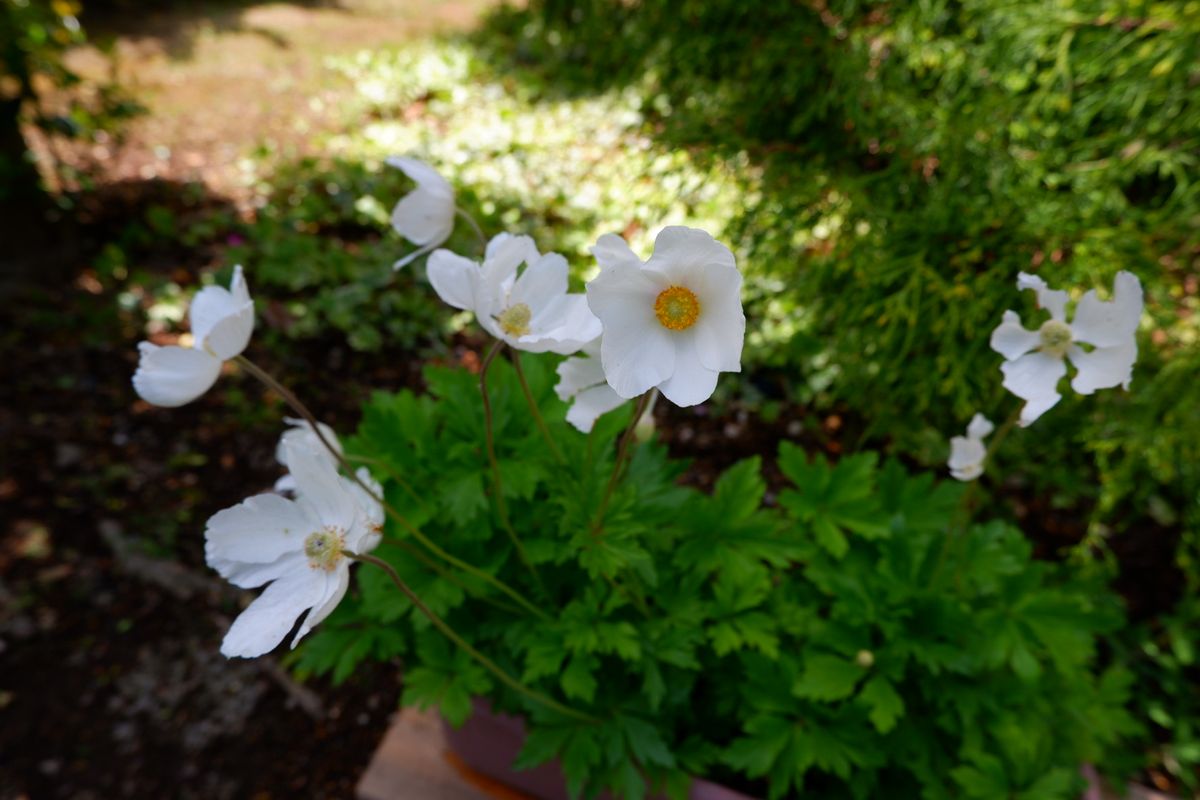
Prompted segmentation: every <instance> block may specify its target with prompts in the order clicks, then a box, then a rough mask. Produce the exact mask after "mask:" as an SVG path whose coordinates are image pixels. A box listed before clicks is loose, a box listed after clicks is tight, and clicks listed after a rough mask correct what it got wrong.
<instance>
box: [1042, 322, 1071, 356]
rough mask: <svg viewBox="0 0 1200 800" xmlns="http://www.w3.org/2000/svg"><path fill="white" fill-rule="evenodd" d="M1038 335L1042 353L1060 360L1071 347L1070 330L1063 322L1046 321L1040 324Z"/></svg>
mask: <svg viewBox="0 0 1200 800" xmlns="http://www.w3.org/2000/svg"><path fill="white" fill-rule="evenodd" d="M1038 334H1039V335H1040V336H1041V337H1042V347H1041V349H1042V352H1043V353H1047V354H1048V355H1052V356H1057V357H1058V358H1062V357H1063V356H1065V355H1066V354H1067V350H1069V349H1070V347H1071V340H1072V336H1071V328H1070V326H1069V325H1067V323H1065V322H1059V321H1058V320H1056V319H1051V320H1047V321H1046V322H1043V323H1042V327H1041V328H1040V329H1039V330H1038Z"/></svg>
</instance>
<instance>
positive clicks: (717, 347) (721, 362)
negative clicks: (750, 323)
mask: <svg viewBox="0 0 1200 800" xmlns="http://www.w3.org/2000/svg"><path fill="white" fill-rule="evenodd" d="M721 247H722V248H723V249H725V251H726V252H728V248H725V247H724V245H721ZM730 255H731V256H732V254H730ZM687 280H688V284H687V285H688V286H689V287H690V288H691V290H692V291H694V292H695V293H696V297H697V299H698V300H699V301H700V316H699V317H698V318H697V319H696V324H695V326H694V330H693V331H689V332H691V333H694V335H695V337H696V341H695V344H696V353H697V355H698V356H699V358H700V363H701V364H703V365H704V366H705V367H707V368H708V369H710V370H717V371H720V372H741V371H742V344H743V342H744V341H745V339H746V315H745V314H744V313H743V312H742V295H741V292H742V275H741V273H740V272H738V271H737V269H736V268H730V267H728V266H726V265H724V264H720V263H708V264H702V265H700V266H699V267H697V268H695V269H694V271H693V273H692V274H691V275H689V276H688V278H687Z"/></svg>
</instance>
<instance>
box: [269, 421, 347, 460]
mask: <svg viewBox="0 0 1200 800" xmlns="http://www.w3.org/2000/svg"><path fill="white" fill-rule="evenodd" d="M283 421H284V422H286V423H287V424H288V426H289V427H288V429H287V430H285V431H284V432H283V434H282V435H281V436H280V437H279V443H278V444H277V445H275V460H276V461H278V462H279V463H280V464H282V465H283V466H285V467H286V466H287V445H288V443H289V442H291V443H293V444H296V443H299V444H303V445H304V446H305V447H308V448H310V449H312V450H314V451H316V452H318V453H319V452H321V451H322V450H324V451H325V452H326V453H328V452H329V451H328V448H326V447H325V445H324V444H322V443H321V439H320V438H319V437H318V436H317V434H316V433H315V432H314V431H313V427H312V425H310V424H308V422H307V421H306V420H302V419H299V418H297V417H284V418H283ZM317 428H318V429H320V431H321V435H322V436H324V437H325V441H326V442H328V443H329V444H330V445H332V446H333V449H334V450H336V451H337V452H338V453H339V454H340V453H342V452H343V451H342V443H341V442H340V441H339V440H338V436H337V434H336V433H334V431H333V428H331V427H329V426H328V425H326V424H325V423H324V422H318V423H317ZM330 458H333V456H332V455H330Z"/></svg>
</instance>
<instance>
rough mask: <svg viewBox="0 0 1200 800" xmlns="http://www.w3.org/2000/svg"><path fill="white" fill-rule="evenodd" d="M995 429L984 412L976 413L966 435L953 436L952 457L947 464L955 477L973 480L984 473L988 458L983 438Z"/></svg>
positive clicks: (962, 479) (951, 441) (951, 443)
mask: <svg viewBox="0 0 1200 800" xmlns="http://www.w3.org/2000/svg"><path fill="white" fill-rule="evenodd" d="M994 429H995V426H994V425H992V423H991V420H989V419H988V418H987V417H985V416H984V415H983V414H976V415H975V416H973V417H971V422H970V424H968V425H967V435H966V436H953V437H951V439H950V459H949V461H948V462H947V464H946V465H947V466H948V467H950V474H951V475H952V476H953V477H955V478H957V479H958V480H960V481H973V480H975V479H976V478H978V477H979V476H980V475H982V474H983V462H984V460H985V459H986V458H987V448H986V447H985V446H984V444H983V440H984V438H985V437H986V436H988V435H989V434H991V432H992V431H993V430H994Z"/></svg>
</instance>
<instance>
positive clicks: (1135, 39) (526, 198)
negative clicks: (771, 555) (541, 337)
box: [0, 0, 1200, 798]
mask: <svg viewBox="0 0 1200 800" xmlns="http://www.w3.org/2000/svg"><path fill="white" fill-rule="evenodd" d="M394 153H411V154H415V155H417V156H419V157H421V158H424V159H425V160H427V161H429V162H430V163H431V164H433V165H434V166H435V167H437V168H438V169H439V170H440V171H441V172H442V174H444V175H446V176H447V177H448V178H449V179H450V180H451V181H452V182H453V183H454V184H455V185H456V187H457V188H458V190H459V203H460V205H462V206H463V207H465V208H467V209H468V210H469V211H470V212H471V213H472V214H474V215H475V216H476V217H477V218H478V219H480V220H481V222H482V223H483V225H484V228H485V229H486V230H488V231H490V232H495V231H499V230H513V231H522V232H528V233H531V234H533V235H534V236H535V238H536V239H537V241H538V244H539V246H540V247H541V249H542V250H543V251H546V250H552V249H553V250H558V251H560V252H562V253H564V254H565V255H566V256H567V257H568V259H569V260H570V262H571V264H572V268H573V270H574V273H575V276H576V277H577V278H582V277H585V276H587V275H588V274H589V270H591V269H592V266H591V263H592V262H591V259H590V256H589V255H588V253H587V247H588V246H589V245H590V244H591V243H592V242H593V241H594V240H595V238H596V237H597V236H598V235H599V234H601V233H606V232H619V233H621V234H623V235H624V236H626V237H627V238H628V239H630V241H631V243H632V244H633V245H634V248H635V250H639V251H640V252H644V253H648V252H649V244H650V242H651V241H652V239H653V235H654V234H655V233H656V232H657V231H658V229H659V228H661V227H662V226H663V225H667V224H688V225H693V226H697V227H703V228H705V229H707V230H709V231H710V232H712V233H713V234H714V235H715V236H716V237H717V238H718V239H721V240H722V241H725V242H727V243H729V244H730V245H731V246H732V247H733V249H734V250H735V252H736V253H737V255H738V258H739V264H740V265H741V267H742V268H743V270H744V272H745V275H746V295H745V300H746V310H747V317H748V320H749V327H748V338H747V346H746V355H745V371H744V372H743V373H742V374H741V375H740V376H736V377H733V378H730V379H728V380H726V379H725V378H723V380H722V384H721V387H720V388H719V392H718V395H717V396H716V397H715V398H714V399H713V400H712V401H711V402H709V403H706V404H705V405H703V406H701V407H699V408H697V409H687V410H679V409H668V408H665V407H664V406H665V405H666V404H660V406H659V410H658V415H659V418H658V423H659V429H660V435H661V436H662V437H663V438H664V439H665V440H666V441H667V442H668V443H669V445H670V446H671V449H672V452H673V453H674V454H675V455H679V456H685V457H689V458H692V459H694V460H693V463H692V467H691V468H690V470H689V472H688V473H687V475H686V476H685V478H684V479H685V480H687V481H689V482H692V483H694V484H697V485H700V486H707V485H709V484H710V483H711V480H712V476H713V475H714V474H715V473H716V472H717V471H718V470H719V469H721V468H722V467H724V466H726V465H728V464H730V463H733V462H734V461H736V460H737V459H739V458H741V457H744V456H746V455H750V454H756V453H761V454H763V455H764V456H767V457H769V456H770V455H771V454H773V453H774V451H775V443H776V442H777V441H778V440H779V439H780V438H792V439H796V440H799V441H801V442H803V443H804V444H805V446H806V447H808V448H809V449H810V450H812V451H818V452H823V453H825V454H827V455H828V456H830V457H834V458H836V457H837V456H838V455H839V454H840V453H842V452H847V451H852V450H863V449H871V450H877V451H880V452H881V453H887V454H891V455H895V456H897V457H899V458H901V459H902V460H904V461H905V463H907V464H908V465H909V466H911V467H914V468H921V467H930V468H933V469H936V470H940V469H942V465H943V464H944V463H945V458H946V454H947V438H948V436H950V435H952V434H959V433H961V431H962V429H963V428H964V427H965V424H966V421H967V420H968V419H969V418H970V416H971V414H972V413H974V412H975V411H977V410H980V411H983V412H985V413H987V414H989V415H991V416H992V418H993V419H1003V417H1004V416H1006V415H1007V410H1008V408H1009V407H1010V406H1011V403H1012V402H1013V401H1012V398H1010V397H1005V395H1004V393H1003V392H1002V390H1001V389H1000V387H999V382H1000V373H999V369H998V366H999V357H998V356H996V354H994V353H992V352H991V351H990V349H989V348H988V336H989V335H990V332H991V330H992V328H993V327H994V326H995V324H996V323H997V322H998V320H999V318H1000V315H1001V313H1002V311H1003V310H1004V309H1006V308H1013V309H1018V310H1019V309H1027V308H1031V304H1030V303H1029V302H1028V299H1027V298H1024V297H1021V296H1019V295H1018V293H1017V290H1016V287H1015V277H1016V274H1017V273H1018V272H1019V271H1022V270H1025V271H1031V272H1036V273H1037V274H1039V275H1041V276H1042V277H1044V278H1045V279H1046V280H1048V281H1049V282H1050V284H1051V285H1052V286H1056V287H1068V286H1071V287H1080V288H1085V287H1091V286H1104V287H1111V285H1112V278H1113V276H1114V275H1115V274H1116V272H1117V271H1119V270H1122V269H1125V270H1130V271H1132V272H1134V273H1135V274H1137V275H1138V276H1139V277H1140V279H1141V281H1142V283H1143V285H1144V286H1145V288H1146V292H1147V314H1146V319H1145V320H1144V322H1143V329H1142V334H1141V336H1140V339H1139V342H1140V346H1141V352H1140V356H1139V363H1138V366H1137V367H1136V369H1135V378H1134V382H1133V386H1132V390H1131V391H1130V392H1122V391H1106V392H1102V393H1100V394H1097V395H1094V396H1091V397H1085V398H1081V397H1078V396H1075V395H1073V394H1068V395H1067V397H1066V398H1065V399H1064V400H1063V402H1062V403H1060V404H1059V406H1057V407H1056V408H1055V409H1054V410H1053V411H1052V412H1051V413H1050V414H1048V415H1047V416H1046V417H1044V418H1043V419H1042V420H1041V421H1040V422H1039V423H1038V425H1037V427H1036V429H1034V430H1033V431H1032V432H1030V433H1026V435H1016V436H1014V437H1012V438H1011V439H1010V440H1009V443H1008V446H1007V448H1006V450H1005V451H1004V452H1003V453H1002V454H1001V462H1000V464H999V465H998V466H999V469H998V470H997V473H996V474H998V475H1002V476H1003V477H1001V478H999V479H997V480H995V481H993V482H991V483H988V484H987V485H986V487H985V488H986V489H987V491H986V495H987V498H986V500H985V501H984V502H986V503H987V505H988V507H989V508H988V513H991V514H994V515H998V516H1003V517H1007V518H1010V519H1013V520H1015V521H1017V522H1018V524H1019V525H1020V526H1021V527H1022V529H1023V530H1024V531H1025V532H1026V533H1027V535H1028V536H1029V537H1030V539H1031V540H1032V541H1033V542H1034V545H1035V547H1036V550H1037V552H1038V554H1039V556H1041V557H1044V558H1047V559H1072V558H1087V559H1097V560H1099V561H1101V562H1103V563H1105V564H1106V565H1107V566H1108V568H1109V569H1111V571H1112V574H1113V576H1114V580H1115V582H1116V586H1117V587H1118V589H1119V590H1120V592H1121V594H1122V596H1123V597H1124V599H1125V601H1126V604H1127V611H1128V625H1127V626H1126V628H1125V629H1124V630H1123V631H1122V633H1121V634H1120V636H1118V637H1116V638H1115V639H1114V640H1113V641H1112V642H1110V643H1109V647H1108V649H1109V652H1108V653H1107V654H1106V657H1107V658H1108V659H1111V660H1120V661H1123V662H1125V663H1127V664H1128V665H1129V666H1131V667H1132V668H1133V669H1134V670H1135V672H1136V673H1137V675H1138V676H1139V682H1138V692H1137V696H1136V698H1135V700H1134V707H1133V708H1132V711H1133V712H1134V714H1135V716H1136V717H1137V718H1138V719H1139V720H1140V721H1141V722H1142V725H1143V730H1142V733H1141V734H1140V738H1138V740H1137V741H1136V743H1135V744H1134V746H1132V747H1131V748H1130V750H1129V752H1128V753H1127V754H1125V763H1122V764H1119V765H1115V766H1117V767H1119V768H1121V769H1125V770H1129V771H1132V772H1133V773H1134V774H1136V775H1137V776H1139V779H1140V780H1142V781H1143V782H1146V783H1149V784H1151V785H1154V786H1156V787H1158V788H1160V789H1164V790H1171V791H1174V792H1175V793H1177V794H1179V795H1181V796H1200V795H1198V794H1197V793H1198V792H1200V773H1198V770H1200V694H1198V693H1197V691H1196V690H1197V686H1198V680H1197V679H1198V678H1200V668H1198V667H1197V664H1196V659H1197V653H1196V645H1197V636H1198V634H1197V631H1200V601H1197V599H1196V593H1195V588H1196V585H1197V583H1198V582H1200V563H1198V562H1197V560H1196V559H1197V555H1198V552H1200V380H1197V377H1196V376H1197V374H1198V369H1200V345H1198V344H1197V336H1198V334H1200V320H1198V319H1197V316H1196V312H1197V306H1198V304H1200V165H1198V163H1197V162H1198V160H1200V3H1197V2H1195V1H1194V0H1192V1H1190V2H1117V3H1114V2H1101V1H1100V0H1076V1H1075V2H1069V1H1068V0H1059V1H1058V2H1053V3H1045V2H1013V1H1012V0H972V1H971V2H952V1H951V0H944V1H941V0H922V2H916V3H887V2H879V3H873V2H854V1H853V0H842V2H839V1H838V0H771V2H765V3H744V2H740V0H710V1H708V2H704V1H702V0H660V1H659V2H649V0H644V1H643V2H638V1H637V0H632V1H631V0H579V1H578V2H565V1H563V0H531V2H529V3H528V4H527V5H519V6H513V5H509V4H504V3H500V2H493V0H445V1H443V2H439V1H438V0H341V1H340V2H338V1H336V0H330V1H329V2H315V1H314V2H292V3H279V2H275V3H258V2H250V1H249V0H244V1H242V2H237V1H236V0H203V1H202V2H183V1H182V0H178V1H177V2H170V1H169V0H84V1H83V3H82V4H81V3H79V2H72V1H71V0H54V1H53V2H44V1H43V0H0V209H2V211H0V269H2V271H0V337H2V341H3V357H2V358H0V377H2V380H0V398H2V403H0V437H2V442H3V444H2V445H0V509H2V511H0V537H2V538H0V797H3V798H8V797H13V798H16V797H31V798H41V797H72V798H84V797H95V798H108V797H145V796H158V797H164V796H171V797H204V798H222V797H261V798H267V797H284V796H287V797H294V796H332V797H346V796H350V795H351V794H352V791H353V786H354V783H355V781H356V780H357V777H358V775H359V774H360V773H361V771H362V769H363V768H364V766H365V764H366V762H367V760H368V759H369V757H370V755H371V752H372V751H373V749H374V747H375V745H376V744H377V742H378V741H379V739H380V737H381V736H382V734H383V731H384V729H385V728H386V725H387V720H388V717H389V715H390V714H391V712H392V711H393V710H394V708H395V706H396V702H397V697H398V694H399V687H398V685H397V676H396V671H395V670H394V669H389V668H387V667H386V665H380V666H375V667H371V668H361V669H359V670H357V671H355V672H354V673H353V674H345V671H339V670H338V669H337V665H327V666H328V667H329V670H328V671H329V672H331V673H332V674H331V675H328V676H325V677H320V678H317V677H312V676H307V675H306V673H305V670H304V669H303V668H301V669H300V670H298V671H297V670H294V669H290V668H291V667H293V666H295V665H293V664H291V663H289V661H288V657H287V655H286V653H280V654H279V655H278V657H276V658H264V659H259V660H257V661H252V662H244V661H237V662H227V661H226V660H225V659H224V658H223V657H222V656H220V655H219V653H218V652H217V646H218V644H219V641H220V637H221V636H222V635H223V632H224V630H225V628H226V627H227V625H228V622H229V620H230V619H232V617H233V616H235V615H236V613H237V611H238V609H239V607H240V604H241V603H243V602H244V598H243V597H241V596H240V593H238V592H237V591H236V590H234V589H231V588H230V587H228V586H227V585H225V584H223V583H222V582H221V581H219V580H218V579H217V578H216V576H215V575H214V574H212V573H210V572H209V571H208V570H207V569H206V567H205V566H204V559H203V547H202V531H203V526H204V521H205V520H206V519H207V518H208V516H210V515H211V514H212V513H214V512H215V511H217V510H219V509H221V508H224V507H226V506H228V505H231V504H233V503H235V502H237V501H239V500H241V499H242V498H243V497H244V496H245V495H246V494H248V493H250V492H253V491H258V490H261V489H266V488H268V487H269V486H270V485H271V484H272V483H273V482H274V480H275V478H276V477H278V475H279V474H280V469H279V467H278V466H277V464H276V463H275V460H274V444H275V440H276V438H277V437H278V434H279V432H280V428H281V426H280V417H281V416H282V415H283V411H284V410H283V409H282V408H281V407H280V405H279V404H278V403H277V402H276V401H275V399H274V398H272V397H270V396H266V395H264V394H263V393H262V392H261V391H260V390H259V389H258V388H257V386H255V385H252V384H250V383H249V382H247V381H244V380H236V381H228V382H224V383H222V386H221V389H220V390H219V391H215V392H211V393H209V394H208V395H206V396H205V397H204V398H202V400H200V401H199V402H197V403H194V404H192V405H190V406H188V407H186V408H183V409H178V410H170V411H166V410H159V409H153V408H151V407H149V406H148V405H146V404H144V403H142V402H140V401H139V400H138V399H137V398H136V396H135V395H134V393H133V391H132V389H131V387H130V383H129V378H130V376H131V375H132V373H133V370H134V367H135V364H136V351H135V346H136V343H137V341H139V340H141V339H144V338H150V339H151V340H153V341H156V342H159V343H168V342H171V341H173V340H174V339H175V338H176V337H178V335H179V333H180V332H182V331H184V330H186V321H185V318H184V313H185V309H186V306H187V301H188V299H189V298H190V297H191V295H192V294H193V293H194V292H195V290H196V289H197V288H199V287H201V286H203V285H206V284H208V283H211V282H213V281H214V280H217V281H220V282H222V283H225V282H226V281H227V279H228V276H229V274H230V272H231V270H232V266H233V265H234V264H238V263H242V264H245V265H246V271H247V277H248V280H249V283H250V286H251V291H252V292H253V293H254V295H255V297H256V299H257V300H258V304H259V305H258V311H259V322H258V330H257V332H256V336H255V340H254V342H253V344H252V346H251V348H252V349H251V355H252V357H253V358H254V359H255V360H257V361H260V362H261V363H264V364H267V365H269V366H270V367H271V368H273V369H274V370H275V371H276V373H277V374H279V375H281V376H282V377H283V378H284V379H285V382H287V383H289V385H291V386H293V387H295V388H296V389H297V390H298V391H299V393H300V394H301V395H302V396H303V397H305V399H306V400H307V401H308V402H309V403H310V405H312V406H313V407H314V409H315V410H316V411H317V412H318V414H319V415H320V416H321V417H322V418H324V419H326V420H327V421H328V422H330V423H331V424H333V425H334V427H335V428H337V429H339V430H341V431H346V432H348V431H350V430H352V429H353V427H354V425H355V424H356V422H357V414H358V407H359V405H360V403H361V402H362V400H363V399H364V398H365V397H366V396H367V394H368V393H369V392H370V391H371V390H372V389H374V388H381V389H395V388H399V387H403V386H414V387H419V386H420V374H419V369H420V366H421V364H422V363H427V362H430V361H443V362H462V363H467V364H470V363H472V360H473V359H474V358H475V357H476V349H477V344H478V340H476V339H472V335H471V334H470V333H469V332H466V331H464V330H463V329H462V325H463V323H462V320H461V319H458V318H456V317H455V316H454V315H452V314H451V313H449V311H448V310H447V309H446V308H444V307H443V306H442V305H441V304H440V303H439V302H438V301H437V299H436V297H435V296H434V295H433V294H432V293H431V291H430V290H429V287H428V285H427V282H426V280H425V277H424V269H423V267H422V266H421V264H420V263H418V264H417V265H415V267H410V268H409V269H407V270H405V271H403V272H400V273H393V271H392V269H391V265H392V263H393V262H394V261H395V260H396V259H397V258H398V257H400V256H401V255H403V254H404V253H405V252H407V251H408V250H409V249H410V245H408V244H407V243H406V242H403V241H402V240H401V239H400V238H399V237H398V236H396V235H395V234H394V233H393V232H392V231H391V229H390V226H389V224H388V216H389V214H390V211H391V207H392V205H393V204H394V203H395V202H396V200H397V199H398V198H399V197H400V196H402V194H403V193H405V192H406V191H408V188H409V184H408V182H407V180H406V179H405V178H404V176H403V175H402V174H400V173H399V172H398V171H396V170H393V169H390V168H388V167H386V166H384V165H383V163H382V162H383V158H384V157H386V156H387V155H390V154H394ZM471 237H472V234H471V233H470V231H469V230H460V231H456V233H455V238H454V239H452V240H451V243H450V245H449V246H451V247H456V246H461V247H462V248H464V249H467V248H469V247H471V246H472V245H471ZM1102 291H1103V290H1102ZM301 666H303V665H301ZM334 682H337V683H338V684H339V685H338V686H337V688H336V689H335V688H334V686H333V684H334Z"/></svg>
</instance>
